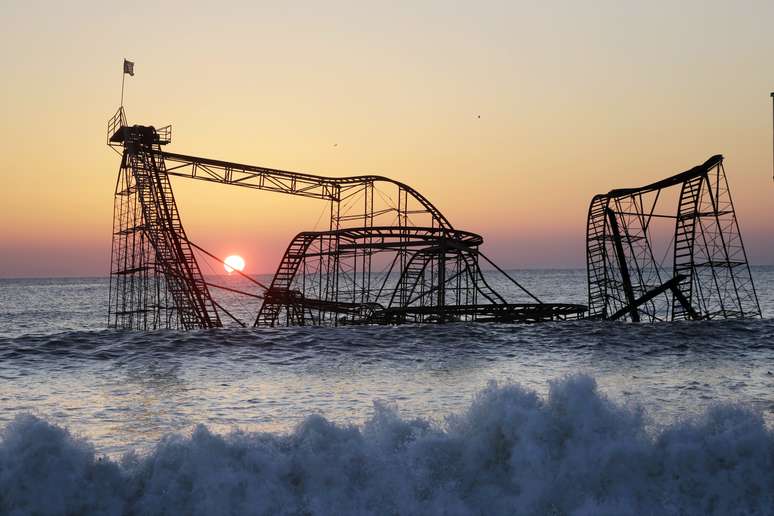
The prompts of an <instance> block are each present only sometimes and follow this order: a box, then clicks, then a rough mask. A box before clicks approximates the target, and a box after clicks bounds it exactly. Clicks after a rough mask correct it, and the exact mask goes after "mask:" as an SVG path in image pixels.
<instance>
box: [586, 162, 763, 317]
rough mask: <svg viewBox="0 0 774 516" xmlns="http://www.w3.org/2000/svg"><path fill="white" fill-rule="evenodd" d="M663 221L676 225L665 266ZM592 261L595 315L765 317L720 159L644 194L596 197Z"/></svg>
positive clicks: (589, 236)
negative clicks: (657, 226) (658, 242)
mask: <svg viewBox="0 0 774 516" xmlns="http://www.w3.org/2000/svg"><path fill="white" fill-rule="evenodd" d="M670 191H671V192H672V194H673V195H672V197H673V202H672V203H671V208H669V207H668V206H670V203H669V201H668V200H667V199H668V198H669V193H670ZM674 194H676V195H674ZM662 219H666V220H668V221H673V224H674V226H673V228H672V231H671V235H672V240H671V242H670V243H669V244H667V245H666V246H662V247H664V249H663V256H664V257H665V259H663V260H659V259H657V256H661V255H662V249H659V250H658V252H657V250H656V249H654V245H655V242H654V233H655V231H654V229H653V226H654V223H655V222H656V221H658V220H662ZM659 236H661V237H663V236H664V235H655V238H656V239H657V238H658V237H659ZM670 255H671V263H667V262H666V257H668V256H670ZM586 260H587V270H588V288H589V317H594V318H601V319H619V318H621V319H627V320H631V321H640V320H645V321H661V320H679V319H717V318H752V317H760V316H761V309H760V305H759V304H758V297H757V295H756V292H755V287H754V285H753V280H752V275H751V273H750V268H749V266H748V263H747V256H746V253H745V249H744V245H743V243H742V236H741V234H740V232H739V225H738V222H737V219H736V214H735V211H734V205H733V202H732V200H731V192H730V190H729V187H728V181H727V180H726V174H725V170H724V167H723V157H722V156H720V155H716V156H713V157H711V158H710V159H708V160H707V161H706V162H705V163H704V164H702V165H699V166H696V167H694V168H692V169H691V170H688V171H686V172H683V173H680V174H677V175H675V176H672V177H669V178H667V179H664V180H662V181H658V182H656V183H653V184H650V185H647V186H643V187H641V188H628V189H617V190H612V191H610V192H608V193H607V194H600V195H597V196H595V197H594V198H593V199H592V201H591V205H590V206H589V213H588V222H587V230H586Z"/></svg>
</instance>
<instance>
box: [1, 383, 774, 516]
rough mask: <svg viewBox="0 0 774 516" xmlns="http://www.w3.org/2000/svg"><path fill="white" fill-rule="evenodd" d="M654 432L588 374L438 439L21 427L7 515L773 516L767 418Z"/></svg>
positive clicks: (464, 421) (464, 419) (382, 427)
mask: <svg viewBox="0 0 774 516" xmlns="http://www.w3.org/2000/svg"><path fill="white" fill-rule="evenodd" d="M646 428H647V425H646V416H645V415H644V414H643V413H642V411H641V410H639V409H637V408H632V407H626V406H621V405H619V404H616V403H614V402H612V401H610V400H608V399H607V398H606V397H605V396H604V395H602V394H600V393H599V392H598V391H597V387H596V383H595V381H594V379H593V378H590V377H588V376H581V375H578V376H572V377H569V378H565V379H562V380H559V381H556V382H554V383H552V384H551V387H550V390H549V395H548V396H547V397H546V398H545V399H543V398H541V397H539V396H538V395H537V394H535V393H534V392H531V391H528V390H525V389H523V388H521V387H519V386H516V385H505V386H498V385H495V384H491V385H490V386H488V387H487V388H486V389H485V390H483V391H482V392H481V393H480V394H479V395H478V396H477V397H476V399H475V400H474V401H473V403H472V404H471V405H470V407H469V408H468V409H467V410H466V411H465V412H464V413H460V414H457V415H455V416H453V417H450V418H449V419H448V420H447V422H446V424H445V425H443V427H439V426H438V425H434V424H432V423H429V422H427V421H424V420H421V419H413V420H412V419H405V418H402V417H401V416H400V415H399V414H398V413H397V411H396V410H394V409H393V408H391V407H387V406H384V405H380V404H375V409H374V413H373V415H372V417H371V418H370V419H369V420H368V422H367V423H366V424H365V425H363V426H362V427H354V426H341V425H337V424H334V423H331V422H329V421H327V420H326V419H324V418H322V417H320V416H316V415H310V416H309V417H307V418H306V419H305V420H304V422H303V423H302V424H301V425H299V426H298V427H297V428H296V429H295V430H294V431H293V432H291V433H290V434H287V435H280V434H267V433H263V434H249V433H241V432H234V433H231V434H229V435H226V436H220V435H215V434H213V433H211V432H210V431H209V430H208V429H207V428H206V427H204V426H199V427H197V428H196V429H195V430H194V431H193V433H192V435H190V436H180V435H169V436H167V437H165V438H164V439H163V440H161V441H160V442H159V443H158V444H157V445H156V447H155V449H154V450H153V451H152V452H151V453H149V454H147V455H143V456H138V455H134V454H127V455H126V456H124V457H123V459H122V460H120V461H112V460H110V459H107V458H99V457H97V456H96V454H95V451H94V448H93V446H92V445H90V444H89V443H88V442H87V441H86V440H84V439H80V438H78V437H74V436H72V435H71V434H70V433H69V432H68V431H67V430H66V429H62V428H60V427H57V426H55V425H52V424H49V423H48V422H46V421H44V420H41V419H39V418H36V417H34V416H32V415H21V416H17V417H16V418H15V420H13V421H12V422H11V423H9V424H8V425H7V426H6V427H5V429H4V430H3V431H2V434H0V435H1V436H0V513H2V514H11V515H23V514H24V515H26V514H41V515H43V514H201V515H219V514H293V515H296V514H380V515H381V514H460V515H462V514H568V515H569V514H573V515H592V514H593V515H604V514H610V515H621V514H659V515H663V514H666V515H669V514H681V515H683V514H723V515H728V514H761V515H765V514H768V515H770V514H774V433H773V432H772V431H771V430H769V429H767V428H766V426H765V424H764V421H763V419H762V417H761V416H760V415H759V414H756V413H754V412H752V411H750V410H748V409H746V408H739V407H734V406H728V405H725V406H715V407H713V408H710V409H709V410H707V411H706V412H705V413H704V414H703V415H702V416H700V417H694V418H692V419H690V420H685V421H680V422H675V423H673V424H672V425H670V426H668V427H666V428H662V429H660V430H658V431H657V432H656V434H653V433H649V432H648V431H647V430H646Z"/></svg>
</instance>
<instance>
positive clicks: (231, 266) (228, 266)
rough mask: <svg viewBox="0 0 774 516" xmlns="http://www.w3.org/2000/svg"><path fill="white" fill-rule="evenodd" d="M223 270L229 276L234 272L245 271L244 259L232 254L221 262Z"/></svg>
mask: <svg viewBox="0 0 774 516" xmlns="http://www.w3.org/2000/svg"><path fill="white" fill-rule="evenodd" d="M223 268H224V269H225V270H226V272H228V273H229V274H231V273H232V272H234V271H235V270H237V271H240V272H242V271H243V270H244V269H245V259H244V258H242V257H241V256H239V255H237V254H232V255H231V256H228V257H227V258H226V259H225V260H223Z"/></svg>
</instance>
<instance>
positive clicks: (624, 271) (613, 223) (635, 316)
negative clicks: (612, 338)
mask: <svg viewBox="0 0 774 516" xmlns="http://www.w3.org/2000/svg"><path fill="white" fill-rule="evenodd" d="M607 210H608V211H607V216H608V219H609V220H610V229H611V231H612V232H613V245H614V246H615V251H616V255H617V256H618V270H619V271H621V280H622V282H623V288H624V293H625V294H626V301H627V304H628V305H629V314H630V317H631V318H632V322H639V321H640V314H639V312H638V311H637V307H636V306H634V301H635V299H634V291H633V290H632V281H631V278H630V277H629V268H628V266H627V264H626V255H625V254H624V249H623V245H622V244H621V234H620V232H619V230H618V221H617V220H616V215H615V212H614V211H613V210H612V209H610V208H607Z"/></svg>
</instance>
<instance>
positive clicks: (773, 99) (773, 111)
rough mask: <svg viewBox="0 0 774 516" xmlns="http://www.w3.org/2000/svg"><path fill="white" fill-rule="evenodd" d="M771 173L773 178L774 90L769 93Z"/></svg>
mask: <svg viewBox="0 0 774 516" xmlns="http://www.w3.org/2000/svg"><path fill="white" fill-rule="evenodd" d="M771 138H772V139H771V174H772V179H774V92H772V93H771Z"/></svg>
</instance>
